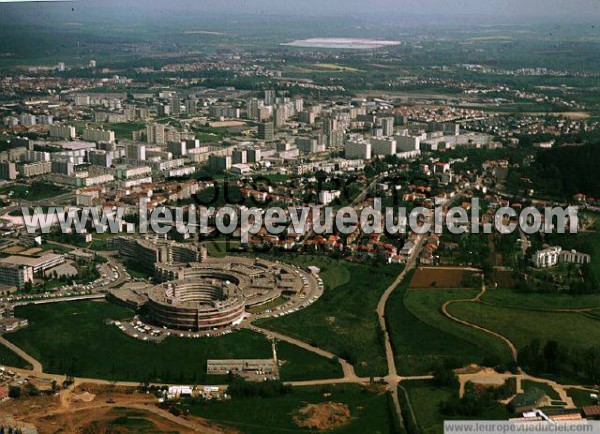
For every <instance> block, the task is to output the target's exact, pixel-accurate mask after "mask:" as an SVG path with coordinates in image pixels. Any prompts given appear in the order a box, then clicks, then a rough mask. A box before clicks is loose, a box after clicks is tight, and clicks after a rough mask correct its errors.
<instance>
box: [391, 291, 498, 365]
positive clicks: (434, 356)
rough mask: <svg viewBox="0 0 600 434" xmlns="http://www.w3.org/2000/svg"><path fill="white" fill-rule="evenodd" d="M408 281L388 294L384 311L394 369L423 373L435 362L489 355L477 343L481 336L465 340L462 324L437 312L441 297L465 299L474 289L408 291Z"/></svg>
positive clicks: (466, 361)
mask: <svg viewBox="0 0 600 434" xmlns="http://www.w3.org/2000/svg"><path fill="white" fill-rule="evenodd" d="M408 282H410V279H407V280H406V281H405V283H404V284H403V285H401V286H400V287H398V288H397V289H396V290H395V291H394V292H393V293H392V296H391V297H390V299H389V301H388V304H387V312H386V318H387V320H388V329H389V332H390V338H391V341H392V346H393V348H394V354H395V356H396V369H397V370H398V372H399V373H400V374H401V375H420V374H426V373H428V372H430V371H431V367H432V366H434V365H435V364H436V363H437V362H443V361H445V360H453V361H456V362H457V364H459V365H461V366H464V365H467V364H469V363H480V362H482V361H483V359H484V358H486V356H491V355H493V351H490V350H489V349H488V348H487V347H486V346H479V345H477V343H478V342H479V341H480V340H482V339H483V337H478V339H477V340H475V341H471V340H469V335H467V334H465V333H466V332H465V331H464V330H463V329H464V328H465V327H463V326H461V325H459V324H454V323H452V322H451V321H450V320H448V319H446V318H445V317H443V316H442V315H441V313H440V306H441V305H442V304H443V302H444V301H445V300H452V299H455V298H465V297H468V296H470V295H471V294H475V293H476V291H472V290H466V291H462V290H461V291H440V290H410V289H407V286H408ZM407 302H408V303H409V305H410V307H411V309H412V311H411V310H409V309H408V308H407V305H406V304H407ZM502 354H504V351H503V352H502Z"/></svg>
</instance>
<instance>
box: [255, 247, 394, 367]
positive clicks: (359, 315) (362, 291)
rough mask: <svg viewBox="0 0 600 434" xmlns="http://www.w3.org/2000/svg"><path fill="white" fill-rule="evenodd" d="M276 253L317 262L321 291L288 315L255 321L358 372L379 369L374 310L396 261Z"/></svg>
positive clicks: (295, 260) (380, 354)
mask: <svg viewBox="0 0 600 434" xmlns="http://www.w3.org/2000/svg"><path fill="white" fill-rule="evenodd" d="M278 258H279V259H281V260H284V261H288V262H293V263H296V264H298V265H304V264H306V265H317V266H319V267H321V269H322V273H321V277H322V278H323V281H324V283H325V285H326V290H325V293H324V294H323V296H322V297H321V298H320V299H319V300H317V301H316V302H315V303H314V304H312V305H311V306H309V307H308V308H306V309H303V310H302V311H299V312H297V313H295V314H294V315H289V316H285V317H282V318H272V319H266V320H260V321H258V322H257V324H258V325H260V326H262V327H266V328H268V329H271V330H275V331H278V332H280V333H283V334H287V335H289V336H293V337H296V338H298V339H302V340H304V341H306V342H309V343H311V344H314V345H316V346H318V347H320V348H323V349H325V350H328V351H331V352H332V353H334V354H337V355H339V356H340V357H342V358H345V359H347V360H348V361H349V362H350V363H352V364H354V365H355V367H356V372H357V373H358V375H361V376H378V375H382V374H385V372H386V361H385V354H384V352H383V344H382V342H381V339H380V336H379V333H380V331H379V324H378V320H377V313H376V311H375V310H376V308H377V303H378V302H379V298H380V297H381V294H382V293H383V292H384V291H385V289H386V288H387V287H388V286H389V285H390V284H391V283H392V282H393V281H394V279H395V278H396V277H397V275H398V274H399V273H400V271H401V270H402V266H399V265H379V266H371V265H364V264H353V263H348V262H345V261H337V260H332V259H326V258H321V257H310V256H296V257H294V256H292V255H286V256H279V257H278ZM346 276H348V279H349V280H347V281H346V279H347V277H346ZM375 276H377V277H375Z"/></svg>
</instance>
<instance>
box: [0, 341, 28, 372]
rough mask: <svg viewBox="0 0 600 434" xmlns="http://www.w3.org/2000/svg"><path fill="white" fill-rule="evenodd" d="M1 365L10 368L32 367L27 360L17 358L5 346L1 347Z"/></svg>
mask: <svg viewBox="0 0 600 434" xmlns="http://www.w3.org/2000/svg"><path fill="white" fill-rule="evenodd" d="M0 365H3V366H10V367H13V368H28V367H31V365H29V364H28V363H27V362H26V361H25V360H23V359H22V358H20V357H19V356H17V355H16V354H15V353H13V352H12V351H11V350H9V349H8V348H6V347H5V346H4V345H0Z"/></svg>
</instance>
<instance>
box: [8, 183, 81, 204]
mask: <svg viewBox="0 0 600 434" xmlns="http://www.w3.org/2000/svg"><path fill="white" fill-rule="evenodd" d="M68 192H69V190H65V189H64V188H62V187H59V186H58V185H55V184H50V183H47V182H39V181H36V182H33V183H31V185H25V184H14V185H10V186H8V187H4V188H2V189H0V194H11V193H12V194H11V197H12V198H13V199H25V200H30V201H36V200H42V199H50V198H53V197H56V196H60V195H61V194H65V193H68Z"/></svg>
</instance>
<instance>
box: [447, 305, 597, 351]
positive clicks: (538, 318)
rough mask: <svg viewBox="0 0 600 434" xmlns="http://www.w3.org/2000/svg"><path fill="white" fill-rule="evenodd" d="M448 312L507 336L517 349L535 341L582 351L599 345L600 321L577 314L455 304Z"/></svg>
mask: <svg viewBox="0 0 600 434" xmlns="http://www.w3.org/2000/svg"><path fill="white" fill-rule="evenodd" d="M449 310H450V312H451V313H452V314H453V315H455V316H457V317H458V318H462V319H465V320H467V321H469V322H472V323H475V324H478V325H481V326H483V327H486V328H488V329H490V330H493V331H495V332H498V333H500V334H502V335H503V336H506V337H507V338H509V339H510V340H511V341H512V342H513V343H514V344H515V345H516V346H517V348H522V347H524V346H525V345H527V344H529V343H530V342H531V341H532V340H533V339H535V338H537V339H539V340H540V341H541V342H546V341H548V340H555V341H557V342H559V343H561V344H563V345H565V346H566V347H578V348H582V349H587V348H590V347H591V346H593V345H595V344H597V343H598V342H600V327H599V324H600V323H598V320H595V319H592V318H590V317H587V316H585V315H582V314H578V313H553V312H537V311H532V310H522V309H510V308H504V307H496V306H488V305H485V304H482V303H456V304H453V305H452V306H450V308H449Z"/></svg>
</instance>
